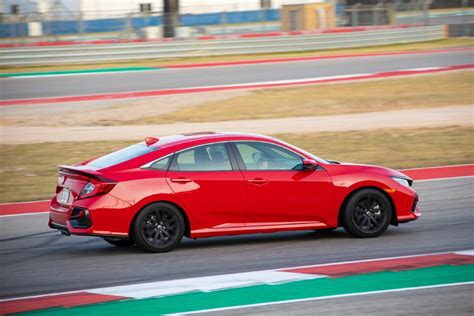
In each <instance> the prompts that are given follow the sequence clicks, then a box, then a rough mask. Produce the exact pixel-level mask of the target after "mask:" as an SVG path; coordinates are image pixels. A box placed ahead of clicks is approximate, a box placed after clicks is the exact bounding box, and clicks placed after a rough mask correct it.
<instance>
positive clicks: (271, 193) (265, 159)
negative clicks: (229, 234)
mask: <svg viewBox="0 0 474 316" xmlns="http://www.w3.org/2000/svg"><path fill="white" fill-rule="evenodd" d="M233 146H234V151H235V152H236V155H237V159H238V160H240V166H241V168H242V169H243V170H242V174H243V176H244V180H245V182H246V186H247V200H248V205H247V210H246V216H245V223H246V226H268V225H290V224H291V225H295V224H312V223H315V224H316V223H321V222H323V223H324V222H327V221H328V220H329V219H330V215H331V206H332V196H333V192H332V182H331V178H330V177H329V175H328V173H327V172H326V170H324V169H323V168H318V169H317V170H303V157H302V156H300V155H299V154H297V153H295V152H293V151H291V150H289V149H287V148H284V147H282V146H278V145H276V144H271V143H266V142H256V141H242V142H235V143H233Z"/></svg>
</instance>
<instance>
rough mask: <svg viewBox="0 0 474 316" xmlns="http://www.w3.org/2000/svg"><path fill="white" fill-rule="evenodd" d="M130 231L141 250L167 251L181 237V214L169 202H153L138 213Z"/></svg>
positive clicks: (182, 229) (177, 242) (182, 222)
mask: <svg viewBox="0 0 474 316" xmlns="http://www.w3.org/2000/svg"><path fill="white" fill-rule="evenodd" d="M132 231H133V233H132V234H133V239H134V240H135V242H136V243H137V245H138V246H139V247H140V248H142V249H143V250H145V251H147V252H168V251H171V250H172V249H173V248H174V247H176V246H177V245H178V244H179V243H180V242H181V239H182V238H183V234H184V219H183V215H181V212H180V211H179V210H178V209H177V208H176V207H175V206H173V205H171V204H168V203H163V202H158V203H153V204H150V205H148V206H146V207H145V208H143V209H142V210H141V211H140V213H138V215H137V217H136V218H135V221H134V223H133V230H132Z"/></svg>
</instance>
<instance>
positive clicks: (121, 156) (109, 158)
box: [88, 142, 158, 168]
mask: <svg viewBox="0 0 474 316" xmlns="http://www.w3.org/2000/svg"><path fill="white" fill-rule="evenodd" d="M157 149H158V147H156V146H147V145H146V144H145V143H144V142H141V143H138V144H135V145H131V146H128V147H125V148H123V149H120V150H117V151H114V152H112V153H110V154H107V155H105V156H102V157H99V158H97V159H95V160H93V161H91V162H89V163H88V165H89V166H92V167H97V168H108V167H111V166H114V165H117V164H119V163H122V162H125V161H128V160H130V159H133V158H137V157H140V156H143V155H145V154H148V153H150V152H152V151H155V150H157Z"/></svg>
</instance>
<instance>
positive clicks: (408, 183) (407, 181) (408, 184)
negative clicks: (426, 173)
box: [392, 177, 413, 188]
mask: <svg viewBox="0 0 474 316" xmlns="http://www.w3.org/2000/svg"><path fill="white" fill-rule="evenodd" d="M392 179H393V180H395V181H397V182H398V183H400V184H401V185H403V186H406V187H407V188H409V187H411V184H412V182H413V181H411V180H410V179H407V178H399V177H392Z"/></svg>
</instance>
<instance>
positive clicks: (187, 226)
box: [128, 200, 191, 238]
mask: <svg viewBox="0 0 474 316" xmlns="http://www.w3.org/2000/svg"><path fill="white" fill-rule="evenodd" d="M154 203H166V204H170V205H172V206H174V207H176V209H178V211H179V212H180V213H181V216H183V219H184V236H185V237H187V238H189V237H190V236H191V224H190V221H189V216H188V214H186V212H185V211H184V209H183V208H182V207H181V206H180V205H178V204H176V203H175V202H171V201H168V200H157V201H153V202H150V203H147V204H145V205H143V206H142V207H141V208H140V209H139V210H138V211H137V212H136V213H135V215H134V216H133V219H132V220H131V221H130V226H129V228H128V235H129V236H130V237H131V236H133V231H132V230H133V224H134V223H135V220H136V218H137V216H138V214H140V212H141V211H142V210H143V209H144V208H145V207H147V206H148V205H151V204H154Z"/></svg>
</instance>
